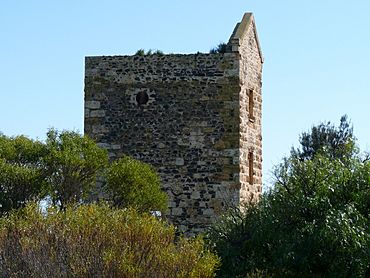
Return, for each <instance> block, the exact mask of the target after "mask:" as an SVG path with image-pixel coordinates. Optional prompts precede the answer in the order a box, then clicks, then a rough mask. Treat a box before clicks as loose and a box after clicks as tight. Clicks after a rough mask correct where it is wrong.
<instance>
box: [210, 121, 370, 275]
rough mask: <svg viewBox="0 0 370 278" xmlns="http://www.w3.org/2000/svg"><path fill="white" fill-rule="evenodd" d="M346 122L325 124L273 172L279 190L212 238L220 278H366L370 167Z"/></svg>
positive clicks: (220, 225)
mask: <svg viewBox="0 0 370 278" xmlns="http://www.w3.org/2000/svg"><path fill="white" fill-rule="evenodd" d="M354 142H355V138H354V136H353V133H352V127H351V126H350V124H349V122H348V120H347V118H346V117H343V118H342V119H341V123H340V125H339V127H338V128H337V127H335V126H333V125H331V124H330V123H327V124H320V125H318V126H315V127H313V128H312V130H311V131H310V132H308V133H303V134H302V136H301V140H300V143H301V147H300V148H297V149H292V152H291V155H290V156H289V157H287V158H285V159H283V162H282V163H281V164H280V165H279V166H277V167H276V170H275V187H274V188H273V189H272V190H271V191H270V192H267V193H265V194H264V196H263V197H262V199H261V200H260V202H259V203H258V204H256V205H254V206H250V207H248V208H247V209H246V211H244V212H241V211H239V210H237V209H235V210H233V211H231V212H230V213H229V214H227V215H225V216H224V217H223V218H222V219H221V220H220V221H218V222H217V223H216V225H215V226H213V227H212V228H211V229H210V231H209V233H208V240H209V243H210V245H211V246H212V247H214V250H215V251H216V252H217V254H218V255H219V256H220V257H221V268H220V270H219V272H218V276H219V277H244V276H245V275H246V274H247V273H252V272H255V271H263V272H265V273H266V274H268V275H271V276H274V277H275V276H276V277H368V275H369V274H370V267H369V266H370V253H369V246H370V230H369V227H370V223H369V213H370V190H369V188H370V161H369V160H368V158H366V159H363V157H361V156H360V155H359V152H358V149H357V147H356V145H355V143H354Z"/></svg>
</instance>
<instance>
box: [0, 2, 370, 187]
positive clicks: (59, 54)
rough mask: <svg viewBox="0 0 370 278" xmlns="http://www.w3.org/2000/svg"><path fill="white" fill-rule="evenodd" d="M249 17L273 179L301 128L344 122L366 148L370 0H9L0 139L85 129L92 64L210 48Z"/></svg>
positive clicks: (0, 72) (2, 30)
mask: <svg viewBox="0 0 370 278" xmlns="http://www.w3.org/2000/svg"><path fill="white" fill-rule="evenodd" d="M246 11H252V12H253V13H254V14H255V18H256V23H257V29H258V32H259V37H260V42H261V45H262V49H263V53H264V56H265V63H264V75H263V98H264V102H263V125H264V126H263V144H264V146H263V147H264V174H265V175H264V181H265V183H266V184H268V183H269V172H270V171H271V169H272V166H273V165H274V164H276V163H278V162H279V161H280V160H281V158H282V157H283V156H284V155H286V154H287V153H288V152H289V150H290V148H291V146H292V145H294V144H297V141H298V136H299V134H300V133H301V132H302V131H306V130H308V129H309V128H310V127H311V126H312V125H313V124H317V123H319V122H321V121H325V120H330V121H332V122H335V123H338V121H339V118H340V116H341V115H343V114H348V116H349V118H350V119H351V120H352V123H353V125H354V129H355V134H356V136H357V138H358V142H359V145H360V147H361V149H362V150H370V1H369V0H354V1H348V0H347V1H344V0H335V1H334V0H310V1H308V0H306V1H297V0H294V1H293V0H286V1H273V0H269V1H264V0H258V1H257V0H254V1H247V0H243V1H242V0H228V1H219V0H197V1H194V0H187V1H177V0H167V1H165V0H156V1H153V0H142V1H122V0H119V1H118V0H117V1H111V0H105V1H101V0H99V1H92V0H89V1H87V0H85V1H84V0H80V1H78V0H64V1H50V0H45V1H41V0H40V1H36V0H35V1H33V0H23V1H22V0H17V1H14V0H1V3H0V61H1V66H0V96H1V101H0V131H2V132H3V133H4V134H6V135H17V134H25V135H28V136H30V137H32V138H40V139H43V138H44V136H45V133H46V131H47V129H48V128H50V127H56V128H58V129H78V130H80V131H83V78H84V56H87V55H122V54H133V53H134V52H135V51H136V50H137V49H139V48H145V49H149V48H151V49H161V50H163V51H164V52H166V53H171V52H173V53H193V52H197V51H200V52H207V51H209V49H210V48H211V47H213V46H215V45H217V44H218V43H219V42H221V41H227V40H228V38H229V36H230V34H231V32H232V30H233V28H234V26H235V24H236V22H238V21H240V19H241V17H242V15H243V13H244V12H246Z"/></svg>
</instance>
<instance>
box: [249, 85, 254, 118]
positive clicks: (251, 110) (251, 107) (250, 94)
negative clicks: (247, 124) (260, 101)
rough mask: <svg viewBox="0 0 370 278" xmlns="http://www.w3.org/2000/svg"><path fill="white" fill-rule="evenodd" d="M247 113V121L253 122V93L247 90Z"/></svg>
mask: <svg viewBox="0 0 370 278" xmlns="http://www.w3.org/2000/svg"><path fill="white" fill-rule="evenodd" d="M248 111H249V115H248V116H249V121H251V122H254V92H253V90H248Z"/></svg>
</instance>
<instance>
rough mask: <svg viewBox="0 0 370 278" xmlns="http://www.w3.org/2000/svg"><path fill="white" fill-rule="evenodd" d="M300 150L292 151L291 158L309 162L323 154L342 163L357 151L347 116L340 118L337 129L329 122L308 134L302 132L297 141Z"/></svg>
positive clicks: (313, 128) (314, 128) (315, 127)
mask: <svg viewBox="0 0 370 278" xmlns="http://www.w3.org/2000/svg"><path fill="white" fill-rule="evenodd" d="M299 142H300V145H301V147H300V148H297V149H294V148H293V149H292V151H291V156H294V157H298V158H300V159H302V160H310V159H313V158H314V157H315V155H316V154H319V153H323V154H324V155H325V156H327V157H330V158H337V159H340V160H342V161H345V160H346V159H349V158H351V157H353V155H355V153H356V151H357V149H356V145H355V137H354V136H353V127H352V126H351V124H350V122H349V121H348V118H347V116H342V117H341V119H340V124H339V126H338V127H336V126H335V125H333V124H332V123H330V122H327V123H321V124H319V125H317V126H313V127H312V128H311V131H310V132H303V133H302V135H301V137H300V139H299Z"/></svg>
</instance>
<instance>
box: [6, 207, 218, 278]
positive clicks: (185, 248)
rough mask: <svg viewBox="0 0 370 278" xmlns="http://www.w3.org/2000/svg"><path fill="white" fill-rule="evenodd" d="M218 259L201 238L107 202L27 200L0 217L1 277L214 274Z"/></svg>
mask: <svg viewBox="0 0 370 278" xmlns="http://www.w3.org/2000/svg"><path fill="white" fill-rule="evenodd" d="M217 265H218V258H217V257H216V256H215V255H213V254H212V253H210V252H209V251H208V250H206V249H205V248H204V245H203V241H202V239H200V238H195V239H192V240H188V239H183V238H181V239H179V240H178V241H175V229H174V228H173V227H172V226H170V225H168V224H166V223H165V222H162V221H160V220H158V219H156V218H155V217H153V216H151V215H149V214H139V213H138V212H136V211H135V210H132V209H125V210H117V209H111V208H110V207H108V206H107V205H82V206H79V207H78V208H75V209H73V208H71V207H70V206H68V207H67V208H66V210H65V211H60V210H59V209H58V208H55V207H53V208H50V209H49V210H48V212H47V213H46V214H43V213H41V212H40V209H39V208H38V207H37V206H36V205H34V204H33V205H28V206H26V207H25V208H24V209H22V210H19V211H13V212H12V213H11V214H10V215H9V216H7V217H3V218H1V219H0V273H1V277H213V276H214V272H215V269H216V267H217Z"/></svg>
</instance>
